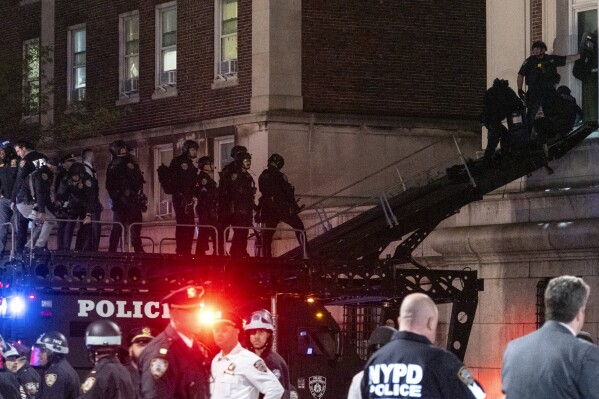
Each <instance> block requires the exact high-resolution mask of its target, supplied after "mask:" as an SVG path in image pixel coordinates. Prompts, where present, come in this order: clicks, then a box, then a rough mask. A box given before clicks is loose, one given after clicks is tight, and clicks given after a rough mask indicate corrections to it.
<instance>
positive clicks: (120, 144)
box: [108, 140, 131, 157]
mask: <svg viewBox="0 0 599 399" xmlns="http://www.w3.org/2000/svg"><path fill="white" fill-rule="evenodd" d="M123 148H124V149H125V151H126V152H129V151H131V148H130V147H129V146H128V145H127V143H125V142H124V141H123V140H116V141H113V142H112V143H110V146H109V147H108V149H109V150H110V153H111V154H112V155H113V156H115V157H116V156H118V155H119V154H120V153H121V150H122V149H123Z"/></svg>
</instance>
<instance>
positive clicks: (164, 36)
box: [156, 2, 177, 88]
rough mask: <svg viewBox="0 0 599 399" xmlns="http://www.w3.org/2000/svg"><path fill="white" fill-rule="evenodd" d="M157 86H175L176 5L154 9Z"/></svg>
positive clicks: (167, 4)
mask: <svg viewBox="0 0 599 399" xmlns="http://www.w3.org/2000/svg"><path fill="white" fill-rule="evenodd" d="M156 40H157V46H156V50H157V57H156V63H157V65H156V69H157V71H158V73H157V82H156V83H157V86H159V87H163V88H164V87H166V86H175V85H176V84H177V3H176V2H172V3H165V4H161V5H159V6H158V7H156Z"/></svg>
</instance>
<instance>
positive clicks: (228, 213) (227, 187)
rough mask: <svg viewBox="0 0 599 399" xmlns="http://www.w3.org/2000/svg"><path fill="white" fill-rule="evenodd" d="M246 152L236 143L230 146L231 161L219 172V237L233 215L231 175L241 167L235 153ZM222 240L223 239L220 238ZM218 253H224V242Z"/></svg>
mask: <svg viewBox="0 0 599 399" xmlns="http://www.w3.org/2000/svg"><path fill="white" fill-rule="evenodd" d="M244 152H247V148H245V147H244V146H242V145H236V146H233V148H231V158H232V159H233V160H232V161H231V162H229V163H228V164H226V165H225V166H224V167H223V170H222V171H221V172H220V179H219V182H218V222H219V225H220V231H219V232H218V235H219V237H223V232H224V231H225V228H227V227H228V226H230V225H231V218H232V217H233V196H232V194H231V182H232V180H231V176H232V175H233V174H239V173H241V167H240V166H239V164H238V163H237V161H236V157H237V154H241V153H244ZM221 241H224V240H221ZM219 245H220V246H221V248H219V254H221V255H222V254H224V253H225V252H224V248H225V242H222V243H220V244H219Z"/></svg>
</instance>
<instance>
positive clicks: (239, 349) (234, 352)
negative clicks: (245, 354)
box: [218, 342, 243, 360]
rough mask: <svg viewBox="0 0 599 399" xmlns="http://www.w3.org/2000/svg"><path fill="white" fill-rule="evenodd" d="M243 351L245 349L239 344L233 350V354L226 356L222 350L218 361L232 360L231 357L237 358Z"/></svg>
mask: <svg viewBox="0 0 599 399" xmlns="http://www.w3.org/2000/svg"><path fill="white" fill-rule="evenodd" d="M242 349H243V347H242V346H241V344H240V343H239V342H238V343H237V345H235V347H234V348H233V349H232V350H231V352H229V353H227V354H226V355H224V354H223V351H222V350H221V351H220V353H219V354H218V360H221V359H224V358H230V357H231V356H235V355H236V354H238V353H239V352H241V350H242Z"/></svg>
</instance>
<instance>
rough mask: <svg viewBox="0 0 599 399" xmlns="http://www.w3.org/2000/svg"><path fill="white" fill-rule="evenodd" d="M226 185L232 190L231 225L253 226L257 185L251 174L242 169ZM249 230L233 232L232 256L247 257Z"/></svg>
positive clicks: (229, 178)
mask: <svg viewBox="0 0 599 399" xmlns="http://www.w3.org/2000/svg"><path fill="white" fill-rule="evenodd" d="M227 179H228V180H227V181H226V184H227V185H228V186H229V190H230V196H231V197H230V200H229V201H228V203H229V204H230V206H231V210H232V214H231V219H230V220H231V225H233V226H245V227H251V226H252V219H253V215H254V208H255V206H256V205H255V203H254V196H255V195H256V183H255V182H254V179H253V178H252V176H251V175H250V173H249V172H248V171H247V170H245V169H243V168H240V169H239V170H236V171H234V172H233V173H231V174H230V175H229V176H228V177H227ZM247 238H248V230H247V229H237V230H234V231H233V238H232V240H231V256H247V255H248V254H247Z"/></svg>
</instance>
